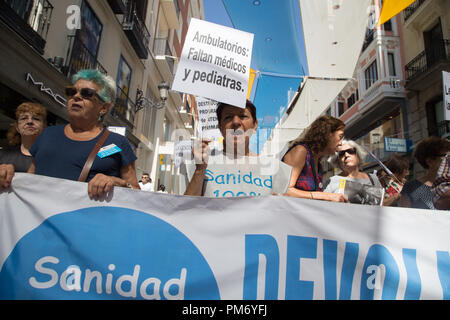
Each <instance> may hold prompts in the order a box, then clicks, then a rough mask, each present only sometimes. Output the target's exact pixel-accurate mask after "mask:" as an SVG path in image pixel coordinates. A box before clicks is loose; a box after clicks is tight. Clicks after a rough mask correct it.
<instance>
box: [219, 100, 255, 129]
mask: <svg viewBox="0 0 450 320" xmlns="http://www.w3.org/2000/svg"><path fill="white" fill-rule="evenodd" d="M225 107H236V106H233V105H231V104H229V103H225V102H219V103H218V104H217V109H216V114H217V122H218V123H219V125H220V121H221V120H222V111H223V108H225ZM236 108H238V107H236ZM245 108H246V109H248V111H250V114H251V115H252V118H253V123H255V122H258V120H257V119H256V107H255V105H254V104H253V103H252V102H251V101H250V100H248V99H247V101H246V102H245Z"/></svg>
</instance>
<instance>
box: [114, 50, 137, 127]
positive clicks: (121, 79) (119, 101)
mask: <svg viewBox="0 0 450 320" xmlns="http://www.w3.org/2000/svg"><path fill="white" fill-rule="evenodd" d="M130 83H131V68H130V65H129V64H128V62H127V61H126V60H125V58H124V57H123V56H122V55H120V60H119V70H118V71H117V79H116V85H117V94H116V104H115V112H116V113H118V114H119V115H120V116H122V117H123V118H125V119H126V118H127V117H126V113H127V110H128V107H129V106H128V97H129V94H130ZM131 120H133V119H131Z"/></svg>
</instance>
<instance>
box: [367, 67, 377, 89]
mask: <svg viewBox="0 0 450 320" xmlns="http://www.w3.org/2000/svg"><path fill="white" fill-rule="evenodd" d="M364 78H365V83H366V90H367V89H369V88H370V87H371V86H372V85H373V84H374V83H375V82H377V80H378V66H377V60H375V61H374V62H372V64H371V65H370V66H368V67H367V69H366V71H364Z"/></svg>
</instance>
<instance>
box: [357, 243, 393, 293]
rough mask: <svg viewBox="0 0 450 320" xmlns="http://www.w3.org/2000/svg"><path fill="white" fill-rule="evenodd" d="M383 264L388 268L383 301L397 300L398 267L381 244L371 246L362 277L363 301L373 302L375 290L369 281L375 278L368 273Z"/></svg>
mask: <svg viewBox="0 0 450 320" xmlns="http://www.w3.org/2000/svg"><path fill="white" fill-rule="evenodd" d="M381 264H383V265H384V266H385V268H386V275H385V277H384V283H383V293H382V296H381V299H383V300H395V298H396V295H397V290H398V283H399V278H400V275H399V270H398V266H397V263H396V262H395V259H394V257H393V256H392V254H391V253H390V252H389V250H388V249H387V248H386V247H384V246H382V245H380V244H374V245H373V246H371V247H370V249H369V252H368V253H367V257H366V261H365V262H364V266H363V274H362V277H361V291H360V298H361V300H373V296H374V289H375V288H369V287H368V280H369V281H370V279H369V277H373V276H374V275H368V271H369V269H370V268H369V267H372V266H379V265H381Z"/></svg>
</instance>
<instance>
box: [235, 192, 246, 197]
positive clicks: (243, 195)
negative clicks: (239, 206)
mask: <svg viewBox="0 0 450 320" xmlns="http://www.w3.org/2000/svg"><path fill="white" fill-rule="evenodd" d="M241 196H242V197H245V196H247V194H246V193H245V192H242V191H241V192H239V193H238V194H237V195H236V197H241Z"/></svg>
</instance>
